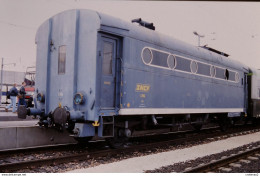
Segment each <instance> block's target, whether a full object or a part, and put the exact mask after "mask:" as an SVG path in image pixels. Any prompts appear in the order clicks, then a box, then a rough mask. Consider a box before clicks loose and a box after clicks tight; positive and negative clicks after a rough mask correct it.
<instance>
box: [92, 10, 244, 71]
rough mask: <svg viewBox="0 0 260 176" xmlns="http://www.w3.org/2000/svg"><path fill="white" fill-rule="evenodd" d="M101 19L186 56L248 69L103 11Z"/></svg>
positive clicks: (130, 35) (131, 34) (220, 56)
mask: <svg viewBox="0 0 260 176" xmlns="http://www.w3.org/2000/svg"><path fill="white" fill-rule="evenodd" d="M97 13H98V14H99V16H100V19H101V25H104V26H110V27H113V28H117V29H122V30H124V31H128V33H124V34H125V35H127V36H129V37H132V38H135V39H138V40H142V41H146V42H149V43H152V44H155V45H157V46H160V47H164V48H167V49H169V50H172V51H173V52H174V51H178V52H181V53H183V54H185V55H187V56H189V55H190V56H195V57H198V58H201V59H203V60H207V61H210V62H215V63H219V64H223V65H226V66H229V67H232V68H236V69H239V70H243V71H245V70H246V71H248V70H249V68H248V66H246V65H244V64H242V63H240V62H239V61H236V60H233V59H230V58H227V57H225V56H223V55H220V54H217V53H215V52H212V51H210V50H208V49H207V48H203V47H197V46H194V45H191V44H188V43H186V42H183V41H180V40H178V39H175V38H173V37H171V36H168V35H165V34H162V33H160V32H157V31H154V30H150V29H147V28H145V27H142V26H138V25H136V24H133V23H130V22H126V21H124V20H121V19H119V18H116V17H112V16H109V15H106V14H103V13H99V12H97Z"/></svg>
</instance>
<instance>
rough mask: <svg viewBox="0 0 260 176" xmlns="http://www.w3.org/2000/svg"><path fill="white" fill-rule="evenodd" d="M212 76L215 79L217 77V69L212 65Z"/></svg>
mask: <svg viewBox="0 0 260 176" xmlns="http://www.w3.org/2000/svg"><path fill="white" fill-rule="evenodd" d="M210 76H211V77H215V76H216V68H215V66H213V65H211V67H210Z"/></svg>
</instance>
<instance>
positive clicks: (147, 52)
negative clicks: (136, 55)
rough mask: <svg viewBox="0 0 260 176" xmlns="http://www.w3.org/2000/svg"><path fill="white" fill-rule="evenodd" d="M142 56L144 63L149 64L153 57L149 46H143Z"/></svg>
mask: <svg viewBox="0 0 260 176" xmlns="http://www.w3.org/2000/svg"><path fill="white" fill-rule="evenodd" d="M142 58H143V62H144V63H145V64H150V63H151V61H152V59H153V56H152V51H151V50H150V49H149V48H145V49H144V50H143V52H142Z"/></svg>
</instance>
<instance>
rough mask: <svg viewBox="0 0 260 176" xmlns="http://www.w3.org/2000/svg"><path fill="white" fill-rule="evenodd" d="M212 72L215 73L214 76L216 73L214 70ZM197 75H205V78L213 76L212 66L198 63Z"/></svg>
mask: <svg viewBox="0 0 260 176" xmlns="http://www.w3.org/2000/svg"><path fill="white" fill-rule="evenodd" d="M212 72H213V73H212V74H214V73H215V71H214V70H212ZM197 74H200V75H205V76H211V74H210V65H208V64H203V63H200V62H198V71H197Z"/></svg>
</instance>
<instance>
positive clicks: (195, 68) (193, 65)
mask: <svg viewBox="0 0 260 176" xmlns="http://www.w3.org/2000/svg"><path fill="white" fill-rule="evenodd" d="M190 68H191V72H192V73H197V71H198V64H197V62H196V61H191V64H190Z"/></svg>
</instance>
